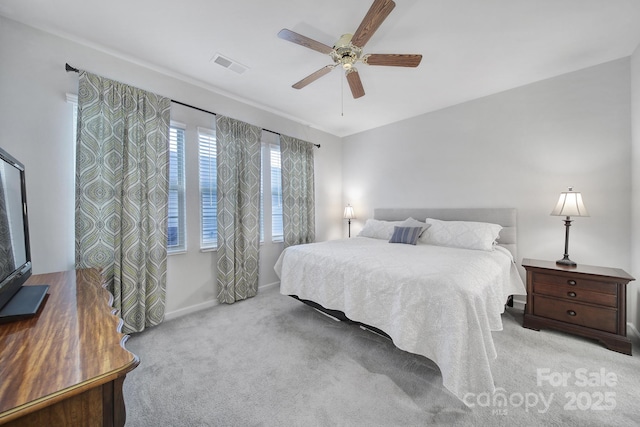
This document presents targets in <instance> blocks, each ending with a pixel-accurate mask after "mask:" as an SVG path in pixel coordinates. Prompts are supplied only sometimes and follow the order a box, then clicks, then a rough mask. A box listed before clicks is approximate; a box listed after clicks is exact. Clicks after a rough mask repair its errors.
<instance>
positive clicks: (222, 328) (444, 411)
mask: <svg viewBox="0 0 640 427" xmlns="http://www.w3.org/2000/svg"><path fill="white" fill-rule="evenodd" d="M503 323H504V331H501V332H494V333H493V337H494V341H495V344H496V347H497V350H498V354H499V356H498V359H497V360H496V361H495V364H494V367H493V372H494V379H495V383H496V387H501V388H502V389H503V390H504V392H503V394H504V396H506V398H507V402H506V405H503V406H500V405H499V404H498V402H496V403H495V404H494V403H493V402H492V401H491V399H487V396H482V395H479V396H471V397H469V399H468V402H470V403H472V404H474V405H475V406H474V407H473V408H469V407H467V406H465V405H464V404H463V403H462V402H460V401H459V400H458V399H456V398H455V397H454V396H453V395H452V394H450V393H449V392H448V391H447V390H446V389H444V388H443V387H442V377H441V375H440V371H439V369H438V367H437V366H436V365H435V364H434V363H433V362H431V361H430V360H428V359H426V358H424V357H421V356H417V355H413V354H409V353H406V352H404V351H401V350H398V349H397V348H395V347H394V346H393V344H392V343H391V342H390V341H389V340H387V339H385V338H382V337H380V336H378V335H375V334H373V333H371V332H369V331H364V330H361V329H359V328H358V327H356V326H353V325H349V324H345V323H340V322H336V321H334V320H332V319H329V318H328V317H326V316H324V315H322V314H320V313H318V312H316V311H315V310H313V309H311V308H310V307H308V306H306V305H304V304H302V303H300V302H298V301H296V300H294V299H292V298H290V297H286V296H282V295H280V294H279V293H278V289H277V288H276V287H272V288H269V289H267V290H262V289H261V290H260V293H259V294H258V296H256V297H254V298H252V299H249V300H246V301H242V302H239V303H236V304H233V305H219V306H216V307H213V308H211V309H209V310H206V311H201V312H198V313H194V314H191V315H188V316H184V317H182V318H179V319H175V320H171V321H168V322H165V323H163V324H161V325H160V326H157V327H155V328H152V329H149V330H147V331H145V332H143V333H141V334H138V335H135V336H133V337H131V338H130V339H129V341H128V343H127V348H128V349H129V350H130V351H132V352H134V353H135V354H137V355H138V356H139V357H140V366H138V368H136V369H135V370H134V371H133V372H131V373H130V374H129V375H128V376H127V379H126V380H125V383H124V394H125V402H126V406H127V426H131V427H135V426H154V427H157V426H424V425H461V426H494V425H495V426H581V427H582V426H605V425H611V426H637V425H640V348H639V346H638V343H637V342H634V348H633V351H634V356H627V355H623V354H619V353H615V352H613V351H610V350H607V349H605V348H604V347H602V346H601V345H600V344H598V343H597V342H595V341H591V340H587V339H582V338H579V337H575V336H572V335H567V334H563V333H557V332H552V331H540V332H536V331H532V330H528V329H524V328H523V327H522V312H521V311H518V310H514V309H509V311H508V312H507V313H505V314H504V315H503ZM545 372H546V373H548V375H547V376H545V378H549V379H551V380H553V379H556V378H561V377H562V376H565V377H567V376H568V378H567V380H566V381H565V382H564V383H560V384H552V381H550V380H547V379H543V378H542V376H543V375H542V373H545ZM601 373H604V375H603V376H604V379H606V381H600V377H601ZM538 377H540V378H538ZM583 377H587V378H588V379H589V380H590V381H589V382H590V383H591V385H587V384H583V383H584V381H583ZM614 377H615V380H616V381H613V380H614ZM539 379H540V380H541V381H540V384H539V381H538V380H539ZM603 382H604V384H602V383H603ZM545 402H546V403H545ZM549 402H550V403H549Z"/></svg>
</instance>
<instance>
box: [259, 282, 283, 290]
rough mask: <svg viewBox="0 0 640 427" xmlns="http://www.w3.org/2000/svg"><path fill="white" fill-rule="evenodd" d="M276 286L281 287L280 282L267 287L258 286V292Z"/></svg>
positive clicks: (269, 284) (268, 284)
mask: <svg viewBox="0 0 640 427" xmlns="http://www.w3.org/2000/svg"><path fill="white" fill-rule="evenodd" d="M274 286H280V282H273V283H267V284H266V285H262V286H258V290H260V289H262V290H267V289H271V288H273V287H274Z"/></svg>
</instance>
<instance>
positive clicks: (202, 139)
mask: <svg viewBox="0 0 640 427" xmlns="http://www.w3.org/2000/svg"><path fill="white" fill-rule="evenodd" d="M198 146H199V163H200V231H201V235H200V247H201V248H202V249H214V248H216V246H217V243H218V217H217V213H218V183H217V170H218V168H217V159H216V134H215V131H213V130H211V129H205V128H198Z"/></svg>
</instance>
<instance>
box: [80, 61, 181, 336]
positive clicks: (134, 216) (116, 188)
mask: <svg viewBox="0 0 640 427" xmlns="http://www.w3.org/2000/svg"><path fill="white" fill-rule="evenodd" d="M170 103H171V100H170V99H168V98H164V97H161V96H158V95H155V94H152V93H149V92H145V91H143V90H140V89H137V88H134V87H130V86H127V85H124V84H122V83H118V82H114V81H111V80H108V79H105V78H102V77H99V76H96V75H93V74H90V73H87V72H85V71H81V72H80V83H79V88H78V141H77V147H76V149H77V155H76V268H87V267H98V268H102V270H103V272H104V275H105V279H106V282H107V284H108V286H109V290H110V291H111V293H112V294H113V296H114V307H115V308H117V309H118V311H119V313H120V316H121V317H122V319H123V321H124V325H123V332H125V333H131V332H139V331H142V330H144V328H145V327H147V326H154V325H157V324H159V323H160V322H162V320H163V318H164V306H165V288H166V269H167V247H166V244H167V215H168V213H167V212H168V176H167V173H168V144H169V142H168V141H169V138H168V134H169V109H170Z"/></svg>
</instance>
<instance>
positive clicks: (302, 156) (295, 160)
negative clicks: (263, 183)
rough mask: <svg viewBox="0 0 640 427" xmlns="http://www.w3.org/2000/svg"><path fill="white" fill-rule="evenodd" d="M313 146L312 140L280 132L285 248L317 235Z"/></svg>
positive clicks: (312, 238) (304, 241) (312, 239)
mask: <svg viewBox="0 0 640 427" xmlns="http://www.w3.org/2000/svg"><path fill="white" fill-rule="evenodd" d="M313 147H314V145H313V144H312V143H310V142H306V141H302V140H300V139H296V138H292V137H290V136H286V135H281V136H280V151H281V154H280V155H281V162H282V216H283V218H282V220H283V227H284V246H285V248H286V247H288V246H292V245H299V244H302V243H313V242H314V241H315V239H316V225H315V224H316V222H315V221H316V220H315V190H314V179H313Z"/></svg>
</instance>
